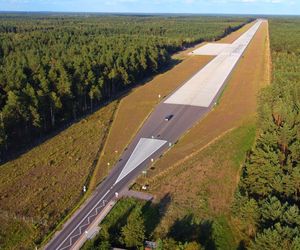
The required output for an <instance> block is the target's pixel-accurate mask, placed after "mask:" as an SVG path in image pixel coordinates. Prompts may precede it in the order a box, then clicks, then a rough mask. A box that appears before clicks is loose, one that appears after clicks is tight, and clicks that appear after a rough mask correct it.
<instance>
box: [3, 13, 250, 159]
mask: <svg viewBox="0 0 300 250" xmlns="http://www.w3.org/2000/svg"><path fill="white" fill-rule="evenodd" d="M249 21H250V20H249V19H246V18H229V17H121V16H114V17H110V16H103V17H84V16H81V17H64V16H61V17H57V16H56V17H50V16H44V17H43V16H33V17H32V18H30V17H28V16H26V17H22V16H12V17H9V16H8V15H3V16H1V15H0V153H2V156H4V155H5V154H4V153H6V152H9V150H16V149H17V148H19V147H20V145H22V144H24V143H28V142H30V141H31V140H32V139H34V138H36V137H39V136H41V135H43V134H46V133H48V132H49V131H51V130H53V129H55V128H57V127H58V126H59V125H61V124H62V123H66V122H70V121H72V120H75V119H77V118H78V117H79V116H81V115H83V114H86V113H87V112H91V111H92V110H93V108H94V107H95V106H96V105H99V104H100V103H101V102H103V101H104V100H108V99H109V98H111V97H113V96H114V95H115V94H117V93H118V92H120V91H121V90H124V89H125V88H128V87H129V86H132V85H134V84H136V83H137V82H139V81H140V80H141V79H143V78H145V77H147V76H150V75H152V74H154V73H156V72H158V71H159V70H160V69H161V68H162V67H163V66H164V65H166V64H167V63H168V62H169V61H170V54H172V53H174V52H175V51H178V50H180V49H182V48H183V47H184V46H189V45H191V44H193V43H195V42H200V41H203V40H214V39H218V38H220V37H222V36H224V35H226V34H228V33H230V32H232V31H233V30H236V29H237V28H240V27H241V26H242V25H243V24H244V23H246V22H249Z"/></svg>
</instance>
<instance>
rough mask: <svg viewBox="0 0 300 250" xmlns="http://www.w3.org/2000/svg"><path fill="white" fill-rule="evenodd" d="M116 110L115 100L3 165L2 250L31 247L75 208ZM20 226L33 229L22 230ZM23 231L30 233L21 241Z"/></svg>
mask: <svg viewBox="0 0 300 250" xmlns="http://www.w3.org/2000/svg"><path fill="white" fill-rule="evenodd" d="M116 107H117V102H113V103H111V104H109V105H108V106H106V107H104V108H101V109H100V110H99V111H97V112H95V113H94V114H92V115H90V116H88V117H86V118H85V119H82V120H81V121H79V122H78V123H75V124H73V125H72V126H71V127H69V128H68V129H66V130H64V131H63V132H61V133H60V134H58V135H56V136H55V137H53V138H51V139H49V140H47V141H46V142H44V143H43V144H41V145H39V146H37V147H35V148H33V149H32V150H30V151H29V152H27V153H24V154H23V155H21V156H20V157H18V158H17V159H15V160H12V161H10V162H8V163H6V164H3V165H2V166H1V171H0V222H1V226H0V239H1V241H0V244H1V248H2V247H3V248H6V249H20V248H22V247H23V249H29V248H32V242H33V241H34V240H37V239H38V238H39V237H42V236H44V234H45V233H47V232H49V230H50V229H51V228H52V227H53V226H54V225H55V224H56V223H57V222H59V221H60V220H61V219H62V218H63V217H64V216H65V215H66V213H67V212H68V211H69V210H70V209H72V208H73V207H74V206H76V204H77V203H78V202H79V200H80V199H81V197H82V187H83V185H84V183H85V182H86V181H87V178H88V176H89V175H90V174H91V171H92V170H93V169H92V165H93V162H94V161H95V160H96V159H97V157H98V151H99V150H100V149H101V144H103V143H104V140H105V138H106V136H105V135H106V134H107V132H108V129H109V127H110V125H111V119H112V116H113V113H114V111H115V110H116ZM8 222H10V223H8ZM17 225H20V227H17ZM24 225H26V227H30V226H31V229H28V230H25V231H23V230H22V227H23V226H24ZM26 227H25V226H24V228H26ZM25 232H28V234H29V235H27V236H26V237H25V236H24V237H21V236H22V235H23V234H24V233H25ZM3 235H4V236H3ZM2 237H3V238H2ZM12 239H14V240H12ZM24 240H25V241H24ZM2 241H4V242H2Z"/></svg>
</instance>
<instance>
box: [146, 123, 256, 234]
mask: <svg viewBox="0 0 300 250" xmlns="http://www.w3.org/2000/svg"><path fill="white" fill-rule="evenodd" d="M254 138H255V126H254V125H253V124H251V123H248V124H244V125H242V126H241V127H239V128H236V129H233V130H230V131H229V132H228V133H226V134H225V135H223V137H221V138H220V139H218V140H216V141H215V142H214V143H212V144H211V145H210V146H208V147H207V148H205V149H203V150H202V151H200V152H198V153H197V154H195V155H193V157H191V158H189V159H187V160H186V161H184V162H182V163H181V164H180V166H178V167H177V168H174V169H173V170H172V171H170V172H167V173H165V174H162V175H159V176H157V177H156V178H152V179H151V180H149V184H150V190H149V192H150V193H152V194H154V195H155V197H156V199H157V200H160V199H161V198H162V197H164V196H165V195H167V194H168V195H169V196H170V197H171V199H172V202H170V205H169V207H168V210H167V212H166V214H165V217H164V218H163V220H162V221H161V223H160V224H159V226H158V228H157V229H156V233H157V234H158V235H159V236H161V237H162V236H164V235H166V234H167V233H168V232H169V231H170V228H171V227H172V224H173V223H174V221H176V220H178V219H182V218H184V217H185V216H187V215H189V214H193V216H195V217H196V218H197V219H198V220H200V219H201V220H203V219H212V218H217V217H219V216H224V215H226V216H227V215H228V214H229V212H230V204H231V201H232V199H233V193H234V190H235V188H236V185H237V183H238V180H239V171H240V168H241V165H242V163H243V161H244V158H245V155H246V152H247V151H248V150H249V149H250V148H251V146H252V143H253V141H254Z"/></svg>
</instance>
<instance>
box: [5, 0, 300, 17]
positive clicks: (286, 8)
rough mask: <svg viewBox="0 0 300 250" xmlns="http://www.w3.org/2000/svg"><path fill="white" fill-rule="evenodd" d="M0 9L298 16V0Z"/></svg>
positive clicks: (32, 2) (130, 1)
mask: <svg viewBox="0 0 300 250" xmlns="http://www.w3.org/2000/svg"><path fill="white" fill-rule="evenodd" d="M0 11H75V12H140V13H229V14H231V13H234V14H297V15H300V0H0Z"/></svg>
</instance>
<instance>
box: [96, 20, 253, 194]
mask: <svg viewBox="0 0 300 250" xmlns="http://www.w3.org/2000/svg"><path fill="white" fill-rule="evenodd" d="M251 25H252V24H247V25H245V26H244V27H243V28H241V29H240V30H237V31H235V32H233V33H231V34H230V35H228V36H227V37H226V38H223V39H221V40H220V41H221V42H223V41H224V42H226V41H227V40H228V39H229V40H230V39H231V40H234V39H235V38H236V37H238V36H239V35H240V34H241V33H243V32H245V31H246V30H247V29H248V28H249V27H250V26H251ZM199 46H202V44H201V45H199ZM196 47H197V46H196ZM194 48H195V47H194ZM190 50H191V49H190ZM190 50H187V51H184V52H180V53H178V54H176V55H174V58H176V59H178V58H179V59H180V60H183V61H182V62H181V63H180V64H178V65H176V66H175V67H174V68H173V69H171V70H169V71H167V72H166V73H163V74H161V75H158V76H156V77H155V78H154V79H153V80H152V81H150V82H148V83H147V85H144V86H140V87H137V88H135V89H134V90H133V92H131V93H130V94H129V95H128V96H126V97H125V98H123V99H122V101H121V102H120V105H119V108H118V111H117V113H116V116H115V119H114V122H113V125H112V128H111V130H110V134H109V136H108V138H107V142H106V145H105V147H104V150H103V154H102V155H101V158H100V160H99V164H98V165H97V171H96V173H95V176H94V178H93V181H92V182H91V188H94V187H95V186H96V184H97V183H99V182H100V181H101V180H102V179H103V178H104V177H105V176H106V175H107V173H108V172H109V170H110V169H111V166H113V165H114V164H113V163H114V162H116V161H117V159H118V158H119V157H120V153H121V152H123V150H124V148H125V147H126V146H127V145H128V144H129V143H130V141H131V139H132V138H133V137H134V135H135V134H136V133H137V131H138V129H139V128H140V127H141V126H142V124H143V122H144V121H145V119H146V118H147V117H148V115H149V114H150V113H151V111H152V110H153V108H154V107H155V105H156V104H157V103H158V102H159V101H160V100H159V98H158V95H159V94H160V95H161V96H162V97H164V96H166V95H168V94H170V93H171V92H172V91H174V89H176V88H177V87H179V86H181V85H182V83H183V82H185V81H187V80H188V79H189V78H190V77H191V76H192V75H193V74H195V73H196V72H197V71H199V70H200V69H201V68H202V67H204V66H205V65H206V64H207V63H208V62H209V61H210V60H211V59H212V58H213V57H211V56H187V54H188V52H190ZM128 114H131V115H128ZM108 162H109V163H110V165H109V166H108V165H107V163H108Z"/></svg>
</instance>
